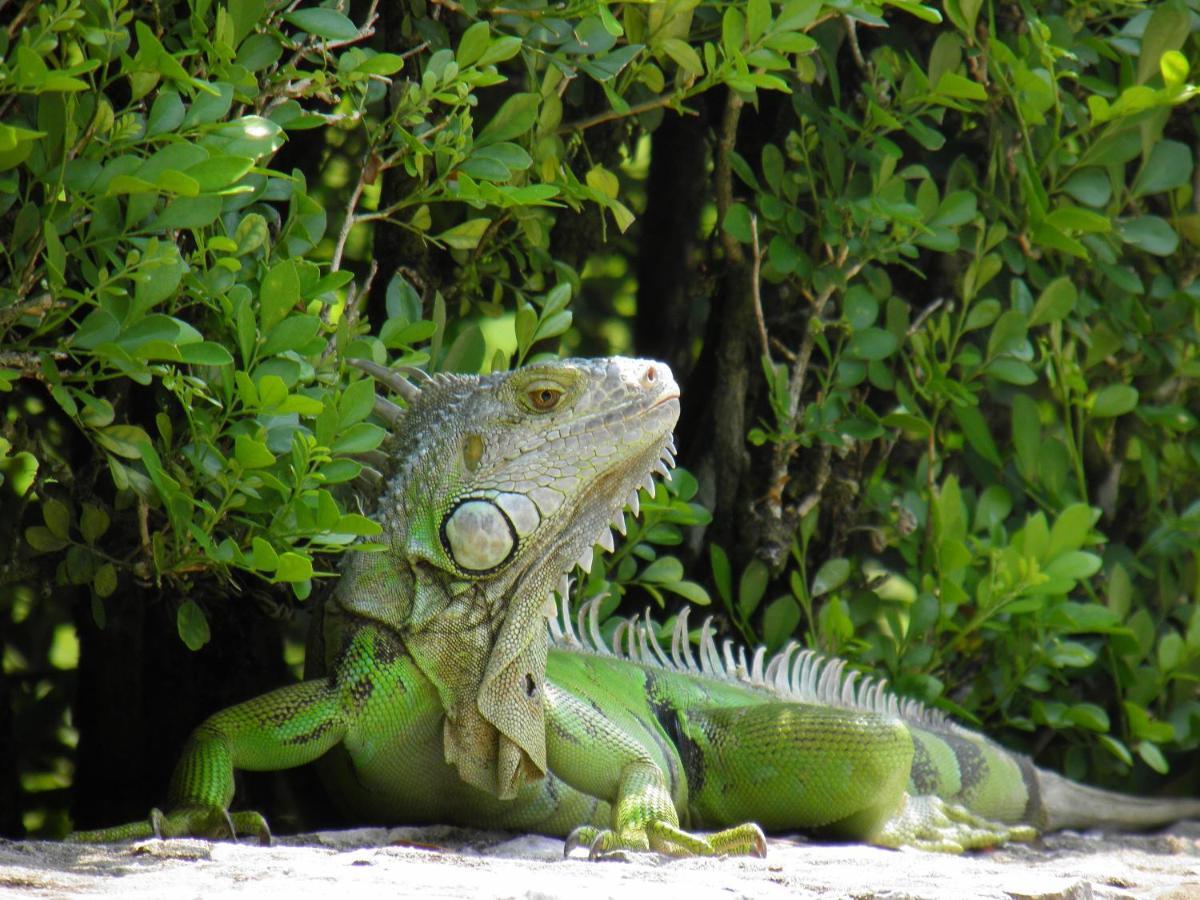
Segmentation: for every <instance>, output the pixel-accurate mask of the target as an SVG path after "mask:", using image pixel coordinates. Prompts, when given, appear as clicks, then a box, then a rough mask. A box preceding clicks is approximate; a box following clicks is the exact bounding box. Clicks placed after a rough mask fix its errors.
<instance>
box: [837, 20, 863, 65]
mask: <svg viewBox="0 0 1200 900" xmlns="http://www.w3.org/2000/svg"><path fill="white" fill-rule="evenodd" d="M842 21H843V22H845V23H846V43H848V44H849V45H850V55H851V56H853V57H854V62H855V64H856V65H857V66H858V67H859V68H860V69H866V68H867V61H866V60H865V59H863V54H862V48H861V47H859V46H858V28H857V26H856V25H855V22H854V20H853V19H852V18H850V17H849V16H844V17H843V18H842Z"/></svg>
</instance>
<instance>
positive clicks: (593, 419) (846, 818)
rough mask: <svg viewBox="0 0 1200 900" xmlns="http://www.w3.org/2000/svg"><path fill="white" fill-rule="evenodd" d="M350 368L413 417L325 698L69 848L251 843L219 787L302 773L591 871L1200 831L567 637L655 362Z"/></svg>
mask: <svg viewBox="0 0 1200 900" xmlns="http://www.w3.org/2000/svg"><path fill="white" fill-rule="evenodd" d="M360 367H362V368H365V369H366V370H367V371H368V372H370V373H371V374H372V375H373V376H374V377H375V378H376V379H377V380H379V381H380V382H381V383H384V384H387V385H389V386H391V387H392V388H393V389H394V390H396V391H398V392H399V393H400V394H402V395H403V396H404V397H405V399H406V401H407V409H403V410H402V409H401V408H400V407H398V406H396V405H395V404H393V403H391V402H390V401H387V400H380V401H379V402H378V403H377V407H376V409H377V412H378V414H379V415H380V417H381V418H382V419H384V420H385V421H387V422H389V423H390V424H391V425H392V427H393V434H392V436H391V438H390V439H389V443H387V444H385V447H384V449H385V450H386V452H387V455H388V458H389V459H390V460H391V468H392V471H391V472H390V473H389V474H388V481H387V485H386V489H385V490H384V491H383V492H382V494H381V495H380V496H379V497H378V500H377V502H376V503H374V505H373V506H374V508H373V516H374V518H375V519H376V520H377V521H378V522H379V523H380V525H381V526H382V528H383V537H382V538H380V539H379V540H380V541H382V542H383V543H385V544H386V547H387V549H386V550H384V551H382V552H373V553H366V552H363V553H353V554H350V555H348V556H347V557H346V559H345V562H344V565H343V568H342V575H341V579H340V581H339V583H338V586H337V588H336V590H335V591H334V593H333V594H332V596H331V598H330V600H329V601H328V602H327V604H326V610H325V615H324V622H323V626H322V627H321V629H320V632H321V633H320V634H319V635H317V640H316V641H314V646H315V648H316V649H315V650H314V652H313V653H311V654H310V656H312V657H314V658H319V659H320V660H321V661H322V662H323V664H324V671H325V672H327V673H328V674H327V675H325V674H321V675H320V676H318V677H311V678H310V679H309V680H306V681H303V682H301V683H299V684H293V685H291V686H289V687H284V688H280V689H279V690H276V691H273V692H271V693H268V694H265V695H263V696H261V697H256V698H254V699H252V700H248V701H246V702H245V703H241V704H238V705H237V706H233V707H230V708H229V709H226V710H223V711H221V712H218V713H217V714H215V715H213V716H212V717H211V718H209V719H208V720H207V721H205V722H204V723H203V724H202V725H200V727H199V728H197V729H196V731H195V732H194V733H193V734H192V737H191V739H190V741H189V743H188V745H187V747H186V748H185V750H184V753H183V757H182V759H181V760H180V762H179V763H178V765H177V767H176V769H175V773H174V775H173V777H172V781H171V785H170V791H169V804H170V808H169V811H168V812H166V813H165V814H164V813H162V812H160V811H158V810H155V811H153V812H152V813H151V816H150V820H149V821H148V822H140V823H133V824H130V825H125V826H118V827H115V828H108V829H103V830H100V831H92V832H80V833H77V834H76V835H74V838H75V839H77V840H91V841H95V840H119V839H124V838H133V837H148V836H150V835H160V836H177V835H196V836H210V837H218V836H228V835H231V834H232V835H236V834H239V833H240V834H257V835H259V837H260V838H261V839H262V840H264V841H265V840H267V839H269V832H268V830H267V825H266V822H265V821H264V819H263V818H262V816H260V815H259V814H257V813H255V812H234V813H230V812H228V811H227V810H228V807H229V804H230V801H231V800H232V799H233V793H234V770H235V769H259V770H262V769H282V768H287V767H291V766H298V765H301V764H302V763H307V762H311V761H313V760H316V759H318V758H322V764H323V767H324V775H325V776H326V782H327V784H328V785H329V789H330V791H331V793H332V795H333V798H334V799H335V801H336V802H338V803H339V804H340V805H341V806H342V807H344V808H345V811H346V813H347V815H348V816H350V817H352V818H353V820H354V821H357V822H368V821H370V822H381V823H389V824H397V823H402V822H404V823H416V822H452V823H459V824H465V825H475V826H483V827H499V828H508V829H514V830H521V831H533V832H541V833H544V834H551V835H563V836H566V838H567V840H566V852H568V853H569V852H570V851H571V850H572V849H573V848H576V847H580V846H584V847H587V848H589V850H590V851H591V855H592V856H597V855H603V854H606V853H609V852H611V851H616V850H619V849H625V848H628V849H647V848H648V849H652V850H657V851H660V852H665V853H670V854H682V855H688V854H713V853H734V854H758V855H761V854H763V853H765V850H766V843H765V840H764V838H763V832H762V830H761V829H762V828H765V829H767V830H771V831H788V830H808V831H813V832H816V833H818V834H822V835H829V836H836V837H839V838H849V839H855V840H863V841H869V842H872V843H875V844H879V845H883V846H888V847H899V846H913V847H919V848H925V849H930V850H948V851H958V850H962V849H964V848H976V847H985V846H990V845H994V844H997V843H1001V842H1003V841H1007V840H1024V839H1029V838H1031V837H1033V836H1034V834H1035V833H1036V831H1042V830H1053V829H1057V828H1065V827H1081V826H1084V827H1086V826H1110V827H1116V828H1144V827H1150V826H1153V825H1157V824H1164V823H1167V822H1170V821H1173V820H1176V819H1180V818H1185V817H1189V816H1198V815H1200V801H1190V800H1178V801H1171V800H1147V799H1137V798H1133V797H1126V796H1120V795H1117V794H1112V793H1107V792H1104V791H1100V790H1096V789H1093V788H1088V787H1084V786H1082V785H1079V784H1075V783H1073V782H1071V781H1068V780H1067V779H1065V778H1062V777H1060V776H1058V775H1055V774H1053V773H1050V772H1046V771H1043V770H1041V769H1038V768H1035V767H1034V765H1033V764H1032V763H1031V762H1030V761H1029V760H1028V759H1026V758H1025V757H1022V756H1018V755H1016V754H1013V753H1010V752H1008V751H1006V750H1003V749H1002V748H1001V747H999V746H998V745H997V744H995V743H993V742H991V741H989V740H988V739H987V738H985V737H982V736H980V735H978V734H975V733H973V732H971V731H968V730H966V729H965V728H962V727H959V726H958V725H955V724H953V723H952V722H950V721H948V720H947V719H946V718H944V717H943V716H942V715H940V714H939V713H937V712H935V711H932V710H930V709H927V708H925V707H923V706H922V705H920V704H919V703H916V702H914V701H911V700H902V699H897V698H896V697H895V696H893V695H891V694H890V693H889V692H888V691H887V690H886V688H885V687H884V685H883V683H882V682H880V681H877V680H870V679H867V680H862V681H857V680H856V675H857V673H854V672H849V673H847V672H846V671H845V670H844V663H843V662H841V661H839V660H829V659H825V658H822V657H820V656H817V655H815V654H813V653H811V652H810V651H807V650H805V651H801V652H797V651H796V648H795V646H789V647H788V648H787V649H785V650H783V651H782V652H781V653H779V654H778V655H776V656H775V657H774V658H773V659H771V660H770V661H769V662H767V661H766V660H765V654H764V652H763V651H762V650H761V649H760V650H758V651H757V652H755V653H754V654H753V656H752V657H751V658H750V660H749V661H748V660H747V656H746V654H745V652H744V651H743V650H736V651H735V649H734V648H733V646H732V645H731V644H730V643H729V642H726V643H725V644H724V647H723V648H722V649H720V650H718V648H717V645H716V643H715V641H714V639H713V633H712V628H711V626H710V624H709V623H708V622H706V623H705V624H704V626H703V627H702V629H701V631H702V634H701V636H700V641H699V654H698V655H699V659H700V661H699V663H698V664H697V662H696V660H695V656H694V655H693V651H692V649H691V646H690V643H689V639H688V631H687V617H686V615H681V616H680V617H679V619H678V620H677V625H676V628H675V631H674V638H673V640H672V641H671V647H670V650H669V652H665V651H664V650H663V648H662V647H661V646H660V644H659V642H658V640H657V638H656V629H655V628H654V627H653V626H652V624H651V623H650V622H649V620H648V618H647V619H643V620H631V621H629V622H626V623H623V624H622V626H621V628H620V629H619V630H618V632H617V633H616V635H615V638H614V640H613V642H612V645H611V646H610V645H609V644H608V643H606V642H605V640H604V639H603V638H602V637H601V636H600V634H599V630H598V628H597V627H596V624H597V623H596V610H597V607H596V605H595V604H594V603H593V604H591V605H590V607H585V609H584V610H583V611H582V612H581V614H580V618H579V628H578V633H579V634H582V635H583V637H582V639H581V638H580V637H579V636H578V635H577V631H576V629H575V628H574V627H572V624H571V618H570V616H569V615H568V614H567V613H566V604H565V594H566V589H565V587H563V586H562V583H563V582H564V580H565V578H566V576H567V575H568V574H569V573H570V572H571V571H572V570H573V569H574V567H575V565H576V564H577V563H582V565H583V567H584V569H588V568H590V566H591V560H592V554H593V550H594V547H596V546H597V545H599V546H600V547H603V548H604V549H607V550H612V548H613V539H612V533H611V531H610V525H611V526H615V527H616V528H617V529H618V530H620V531H622V532H624V523H625V520H624V510H625V509H626V507H632V510H633V512H634V514H635V515H636V513H637V510H638V489H639V488H640V487H642V486H647V485H649V480H650V476H651V474H652V473H653V472H655V471H656V470H657V471H658V472H659V473H662V474H663V475H665V476H666V475H669V470H668V468H667V467H668V466H670V465H673V452H674V446H673V444H672V438H671V431H672V429H673V427H674V425H675V422H676V419H677V418H678V415H679V389H678V387H677V386H676V384H675V381H674V380H673V378H672V376H671V372H670V370H669V369H668V368H667V367H666V366H665V365H662V364H661V363H656V362H647V361H643V360H631V359H620V358H614V359H598V360H565V361H561V362H554V363H547V364H542V365H534V366H529V367H527V368H523V369H519V370H517V371H514V372H510V373H505V374H496V375H490V376H483V377H464V376H447V375H439V376H436V377H434V378H432V379H428V380H427V383H425V384H424V385H423V386H422V387H420V389H418V388H416V387H414V386H413V385H411V384H410V383H409V382H408V381H406V380H404V379H403V378H402V377H400V376H399V375H397V374H396V373H394V372H392V371H390V370H387V369H384V368H383V367H381V366H378V365H373V364H363V365H361V366H360ZM649 486H652V485H649ZM556 591H557V592H558V593H559V595H560V597H563V598H564V599H563V600H562V603H563V611H562V612H561V613H559V612H557V611H556V607H555V602H554V593H555V592H556ZM548 623H549V626H550V627H549V629H548V627H547V626H548ZM548 632H549V633H548ZM322 648H323V649H322ZM760 826H761V827H760ZM691 829H697V830H702V829H703V830H712V829H716V831H715V832H713V833H709V834H705V835H702V834H700V833H698V831H692V830H691Z"/></svg>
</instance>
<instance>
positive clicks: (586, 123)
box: [558, 94, 695, 134]
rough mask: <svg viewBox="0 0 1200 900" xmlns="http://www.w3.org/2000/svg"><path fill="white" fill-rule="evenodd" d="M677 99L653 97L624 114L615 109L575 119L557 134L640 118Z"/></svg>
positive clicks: (672, 95) (563, 126) (673, 96)
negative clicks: (619, 120) (618, 120)
mask: <svg viewBox="0 0 1200 900" xmlns="http://www.w3.org/2000/svg"><path fill="white" fill-rule="evenodd" d="M678 99H679V98H678V97H677V96H676V95H675V94H663V95H662V96H660V97H654V98H653V99H651V100H645V101H643V102H641V103H635V104H634V105H633V106H631V107H629V109H627V110H626V111H625V112H617V111H616V110H615V109H609V110H605V111H604V112H602V113H596V115H594V116H588V117H587V118H586V119H577V120H575V121H574V122H568V123H566V124H565V125H559V126H558V133H559V134H568V133H570V132H572V131H583V130H585V129H588V128H592V127H593V126H596V125H603V124H604V123H605V122H612V121H615V120H617V119H627V118H629V117H630V116H640V115H641V114H642V113H644V112H649V111H650V110H652V109H659V108H661V107H663V106H670V105H671V104H672V103H674V102H675V101H676V100H678ZM680 112H686V113H688V114H689V115H695V113H693V112H692V111H691V110H688V109H681V110H680Z"/></svg>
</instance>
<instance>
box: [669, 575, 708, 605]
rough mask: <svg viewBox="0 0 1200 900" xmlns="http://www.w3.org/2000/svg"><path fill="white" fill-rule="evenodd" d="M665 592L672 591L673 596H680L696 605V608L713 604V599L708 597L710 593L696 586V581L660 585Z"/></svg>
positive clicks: (671, 582)
mask: <svg viewBox="0 0 1200 900" xmlns="http://www.w3.org/2000/svg"><path fill="white" fill-rule="evenodd" d="M660 587H662V589H663V590H666V591H670V592H671V593H673V594H678V595H679V596H680V597H683V598H684V599H685V600H687V601H688V602H689V603H694V604H695V605H696V606H708V605H709V604H710V603H712V598H711V597H709V596H708V591H706V590H705V589H704V588H703V587H701V586H700V585H698V584H696V582H694V581H687V580H686V579H683V580H680V581H669V582H664V583H663V584H662V585H660Z"/></svg>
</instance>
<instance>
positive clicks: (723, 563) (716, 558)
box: [708, 543, 733, 607]
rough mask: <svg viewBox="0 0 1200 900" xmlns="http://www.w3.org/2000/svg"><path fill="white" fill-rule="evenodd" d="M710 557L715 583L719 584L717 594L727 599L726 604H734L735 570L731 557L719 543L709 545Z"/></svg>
mask: <svg viewBox="0 0 1200 900" xmlns="http://www.w3.org/2000/svg"><path fill="white" fill-rule="evenodd" d="M708 558H709V562H710V563H711V564H712V573H713V583H714V584H715V585H716V586H717V594H718V596H720V598H721V599H722V600H724V601H725V604H726V606H730V607H732V604H733V570H732V568H731V567H730V565H729V557H728V556H727V555H726V553H725V551H724V549H722V548H721V546H720V545H719V544H715V543H714V544H709V545H708Z"/></svg>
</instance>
